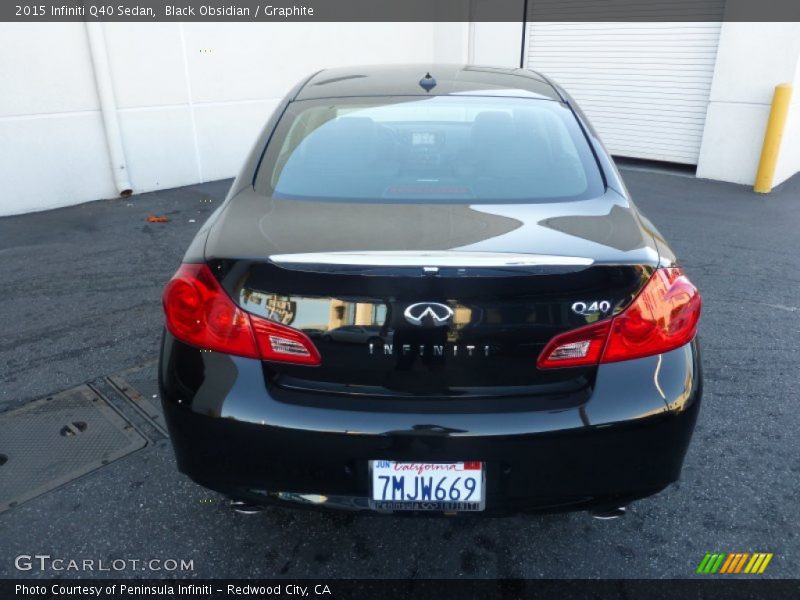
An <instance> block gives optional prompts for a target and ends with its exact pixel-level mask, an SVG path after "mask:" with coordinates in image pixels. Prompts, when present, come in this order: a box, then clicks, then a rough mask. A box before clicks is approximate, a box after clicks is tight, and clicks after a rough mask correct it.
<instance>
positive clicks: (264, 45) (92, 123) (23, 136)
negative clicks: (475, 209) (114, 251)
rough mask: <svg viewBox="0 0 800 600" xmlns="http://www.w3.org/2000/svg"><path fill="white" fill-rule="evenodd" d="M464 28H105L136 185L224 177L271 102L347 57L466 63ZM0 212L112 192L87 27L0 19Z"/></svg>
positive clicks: (120, 25) (298, 25)
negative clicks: (305, 79)
mask: <svg viewBox="0 0 800 600" xmlns="http://www.w3.org/2000/svg"><path fill="white" fill-rule="evenodd" d="M466 27H467V26H466V24H465V23H453V24H448V23H280V24H278V23H226V24H223V23H185V24H180V23H154V24H151V23H106V24H104V25H103V28H104V33H105V39H106V46H107V48H108V53H109V61H110V68H111V76H112V80H113V88H114V94H115V97H116V102H117V107H118V115H119V122H120V128H121V133H122V140H123V146H124V150H125V155H126V158H127V162H128V171H129V176H130V180H131V183H132V184H133V188H134V192H137V193H138V192H145V191H151V190H156V189H160V188H169V187H175V186H180V185H187V184H191V183H196V182H199V181H209V180H213V179H221V178H225V177H232V176H233V175H235V174H236V172H237V171H238V169H239V167H240V166H241V163H242V161H243V159H244V156H245V154H246V152H247V151H248V150H249V149H250V147H251V145H252V143H253V141H254V139H255V136H256V134H257V133H258V132H259V131H260V129H261V127H262V125H263V124H264V122H265V121H266V120H267V118H268V117H269V115H270V113H271V111H272V109H273V108H274V106H275V105H276V104H277V102H278V100H279V99H280V98H281V97H283V95H284V94H285V93H286V92H287V91H288V90H289V89H290V88H291V87H292V86H293V85H294V84H295V83H296V82H297V81H299V80H300V79H301V78H302V77H304V76H305V75H308V74H310V73H311V72H313V71H316V70H318V69H321V68H325V67H332V66H339V65H345V64H369V63H398V62H430V61H433V60H442V61H452V62H460V61H463V60H465V58H466V52H467V37H466V31H467V30H466ZM0 56H2V57H4V59H3V60H0V82H2V87H0V215H8V214H15V213H22V212H28V211H34V210H43V209H48V208H55V207H59V206H66V205H70V204H76V203H79V202H84V201H87V200H96V199H99V198H109V197H113V196H116V194H117V192H116V189H115V187H114V182H113V180H112V178H111V171H110V164H109V159H108V150H107V146H106V142H105V138H104V130H103V124H102V120H101V117H100V112H99V110H100V109H99V102H98V98H97V92H96V87H95V82H94V74H93V71H92V64H91V60H90V54H89V46H88V42H87V36H86V30H85V27H84V25H83V24H82V23H0Z"/></svg>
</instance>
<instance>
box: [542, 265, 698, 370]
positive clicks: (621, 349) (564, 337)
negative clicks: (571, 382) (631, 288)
mask: <svg viewBox="0 0 800 600" xmlns="http://www.w3.org/2000/svg"><path fill="white" fill-rule="evenodd" d="M701 307H702V300H701V298H700V292H698V291H697V288H696V287H695V286H694V285H693V284H692V282H691V281H689V279H688V278H687V277H686V276H685V275H684V274H683V271H681V269H680V268H678V267H670V268H663V269H656V271H655V272H654V273H653V275H652V276H651V277H650V279H649V280H648V282H647V283H646V284H645V286H644V288H643V289H642V291H641V292H640V293H639V295H638V296H637V297H636V298H635V299H634V301H633V302H632V303H631V305H630V306H628V308H626V309H625V310H623V311H622V312H621V313H619V314H618V315H616V316H615V317H613V318H612V319H609V320H607V321H601V322H599V323H595V324H592V325H588V326H586V327H581V328H580V329H574V330H572V331H568V332H566V333H563V334H561V335H558V336H556V337H554V338H553V339H552V340H550V342H549V343H548V344H547V346H546V347H545V349H544V350H543V351H542V353H541V354H540V355H539V359H538V360H537V363H536V364H537V366H538V367H539V368H540V369H552V368H562V367H576V366H588V365H596V364H600V363H609V362H618V361H622V360H631V359H633V358H641V357H643V356H652V355H654V354H661V353H662V352H668V351H669V350H674V349H675V348H679V347H680V346H683V345H684V344H686V343H688V342H690V341H691V340H692V339H693V338H694V336H695V335H696V334H697V323H698V321H699V320H700V311H701Z"/></svg>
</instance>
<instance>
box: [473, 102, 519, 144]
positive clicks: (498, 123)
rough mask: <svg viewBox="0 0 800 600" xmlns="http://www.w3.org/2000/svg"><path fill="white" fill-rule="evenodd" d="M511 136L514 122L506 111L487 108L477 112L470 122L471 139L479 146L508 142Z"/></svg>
mask: <svg viewBox="0 0 800 600" xmlns="http://www.w3.org/2000/svg"><path fill="white" fill-rule="evenodd" d="M513 136H514V122H513V120H512V119H511V115H510V114H508V113H507V112H502V111H499V110H487V111H484V112H481V113H478V114H477V116H476V117H475V121H474V122H473V123H472V141H473V142H474V143H475V144H479V145H481V146H482V145H484V144H487V145H491V146H494V145H496V144H497V143H498V142H500V143H509V141H510V140H511V138H512V137H513Z"/></svg>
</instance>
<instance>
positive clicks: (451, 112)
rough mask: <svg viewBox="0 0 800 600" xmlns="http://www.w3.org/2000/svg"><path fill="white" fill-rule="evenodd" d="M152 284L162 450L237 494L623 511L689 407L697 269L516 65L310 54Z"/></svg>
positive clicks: (554, 89) (544, 82) (657, 482)
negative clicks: (319, 60) (319, 65)
mask: <svg viewBox="0 0 800 600" xmlns="http://www.w3.org/2000/svg"><path fill="white" fill-rule="evenodd" d="M163 304H164V312H165V317H166V331H165V333H164V338H163V345H162V351H161V363H160V370H159V379H160V382H159V383H160V389H161V394H162V401H163V405H164V411H165V415H166V419H167V423H168V426H169V431H170V434H171V438H172V443H173V445H174V449H175V454H176V456H177V462H178V465H179V468H180V470H181V471H182V472H184V473H186V474H187V475H189V476H190V477H191V478H192V479H193V480H195V481H196V482H198V483H200V484H201V485H204V486H206V487H208V488H211V489H214V490H217V491H219V492H222V493H223V494H226V495H227V496H229V497H230V498H232V499H234V500H235V501H238V502H240V503H242V502H247V503H249V504H250V505H254V506H261V505H265V504H269V503H279V504H280V503H283V504H291V505H305V506H321V507H333V508H345V509H351V510H365V511H373V512H397V511H434V512H439V513H447V514H452V513H457V512H462V511H464V512H468V511H484V512H485V513H502V512H511V511H528V510H539V511H557V510H580V509H588V510H592V511H594V512H595V514H596V515H606V516H612V515H617V514H620V512H621V510H622V509H624V507H625V506H626V505H627V504H628V503H629V502H631V501H633V500H637V499H640V498H643V497H646V496H648V495H651V494H654V493H656V492H658V491H660V490H662V489H663V488H664V487H665V486H667V485H669V484H670V483H672V482H674V481H676V480H677V479H678V477H679V475H680V471H681V466H682V463H683V458H684V455H685V453H686V450H687V447H688V444H689V440H690V437H691V434H692V431H693V429H694V424H695V421H696V418H697V413H698V409H699V406H700V396H701V390H702V382H701V369H700V358H699V352H698V347H697V342H696V339H695V336H696V331H697V323H698V319H699V317H700V310H701V300H700V295H699V293H698V291H697V289H696V288H695V286H694V285H692V283H691V282H690V281H689V280H688V279H687V277H686V275H685V274H684V273H683V271H682V270H681V268H680V267H679V266H678V265H677V262H676V259H675V256H674V254H673V253H672V251H671V250H670V248H669V247H668V246H667V244H666V242H665V241H664V239H663V238H662V237H661V235H660V234H659V232H658V231H657V230H656V229H655V227H653V225H652V224H651V223H649V222H648V221H647V220H646V219H645V218H644V217H643V216H642V215H641V214H640V213H639V212H638V211H637V210H636V208H635V207H634V205H633V203H632V202H631V200H630V198H629V196H628V193H627V191H626V189H625V186H624V184H623V182H622V180H621V178H620V175H619V173H618V172H617V170H616V168H615V166H614V163H613V162H612V160H611V158H610V157H609V155H608V152H607V151H606V150H605V148H604V147H603V145H602V143H601V142H600V140H599V139H598V137H597V134H596V132H595V131H594V129H593V128H592V126H591V125H590V124H589V122H588V121H587V119H586V117H585V116H584V114H583V113H582V112H581V110H580V109H579V108H578V106H577V105H576V104H575V102H574V101H573V100H572V98H571V97H570V96H569V95H568V94H567V93H566V92H565V91H564V90H563V89H561V88H560V87H559V86H558V85H557V84H555V83H554V82H552V81H550V80H549V79H547V78H546V77H545V76H543V75H540V74H538V73H535V72H533V71H529V70H523V69H497V68H486V67H475V66H454V65H436V64H433V65H431V64H428V65H403V66H380V67H363V68H347V69H332V70H325V71H321V72H319V73H316V74H314V75H312V76H311V77H309V78H307V79H306V80H304V81H303V82H301V83H300V84H299V85H297V86H296V87H295V88H294V89H293V90H292V91H291V92H290V93H289V94H288V95H287V96H286V98H284V99H283V101H282V102H281V103H280V105H279V106H278V107H277V109H276V110H275V112H274V114H273V115H272V117H271V118H270V120H269V121H268V123H267V124H266V126H265V127H264V130H263V131H262V133H261V134H260V136H259V137H258V140H257V143H256V144H255V147H254V148H253V150H252V152H251V153H250V155H249V157H248V158H247V161H246V164H245V165H244V167H243V169H242V170H241V172H240V174H239V176H238V177H237V178H236V180H235V182H234V184H233V186H232V188H231V191H230V193H229V194H228V197H227V199H226V200H225V202H224V204H223V205H222V206H220V208H219V209H218V210H217V211H216V212H215V213H214V214H213V215H212V216H211V218H210V219H209V220H208V222H207V223H206V224H205V225H204V226H203V227H202V228H201V230H200V232H199V233H198V234H197V236H196V238H195V239H194V241H193V242H192V244H191V246H190V247H189V249H188V251H187V253H186V255H185V257H184V260H183V264H182V265H181V266H180V268H179V269H178V270H177V272H176V273H175V276H174V277H173V278H172V280H171V281H170V282H169V283H168V285H167V286H166V289H165V291H164V296H163Z"/></svg>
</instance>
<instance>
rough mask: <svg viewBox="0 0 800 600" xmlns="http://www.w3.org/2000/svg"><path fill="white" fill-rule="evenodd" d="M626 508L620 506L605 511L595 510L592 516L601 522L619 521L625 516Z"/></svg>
mask: <svg viewBox="0 0 800 600" xmlns="http://www.w3.org/2000/svg"><path fill="white" fill-rule="evenodd" d="M626 510H627V507H626V506H619V507H617V508H606V509H603V510H593V511H591V515H592V517H593V518H595V519H599V520H601V521H610V520H612V519H619V518H622V517H624V516H625V511H626Z"/></svg>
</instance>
